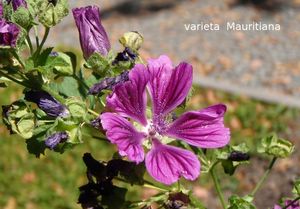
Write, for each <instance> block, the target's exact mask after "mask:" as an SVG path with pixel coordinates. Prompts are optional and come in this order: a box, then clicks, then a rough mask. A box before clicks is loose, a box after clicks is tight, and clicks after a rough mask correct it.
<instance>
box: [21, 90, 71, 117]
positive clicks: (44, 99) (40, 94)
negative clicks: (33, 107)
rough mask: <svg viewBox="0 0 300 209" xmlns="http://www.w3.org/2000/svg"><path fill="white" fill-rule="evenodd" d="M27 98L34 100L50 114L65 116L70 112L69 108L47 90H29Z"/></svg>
mask: <svg viewBox="0 0 300 209" xmlns="http://www.w3.org/2000/svg"><path fill="white" fill-rule="evenodd" d="M25 99H26V100H27V101H30V102H34V103H36V104H37V106H38V107H39V108H40V109H42V110H43V111H44V112H45V113H46V114H47V115H48V116H51V117H65V116H67V115H68V114H69V112H68V110H67V108H66V107H65V106H64V105H62V104H61V103H59V102H58V101H57V100H56V99H54V98H53V97H52V96H51V95H50V94H48V93H47V92H45V91H32V90H31V91H27V92H25Z"/></svg>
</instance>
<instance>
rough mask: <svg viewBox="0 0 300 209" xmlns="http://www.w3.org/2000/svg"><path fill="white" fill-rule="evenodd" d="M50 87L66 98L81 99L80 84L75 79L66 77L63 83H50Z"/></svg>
mask: <svg viewBox="0 0 300 209" xmlns="http://www.w3.org/2000/svg"><path fill="white" fill-rule="evenodd" d="M50 87H51V88H53V89H54V90H56V91H58V92H59V93H60V94H62V95H64V96H66V97H81V96H82V95H81V93H80V91H79V85H78V82H77V81H76V80H75V79H74V78H73V77H64V80H63V81H62V82H61V83H50Z"/></svg>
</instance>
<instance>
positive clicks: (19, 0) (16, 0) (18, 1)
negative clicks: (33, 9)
mask: <svg viewBox="0 0 300 209" xmlns="http://www.w3.org/2000/svg"><path fill="white" fill-rule="evenodd" d="M7 3H8V4H12V8H13V10H14V11H17V10H18V8H19V7H25V8H27V3H26V1H25V0H8V1H7Z"/></svg>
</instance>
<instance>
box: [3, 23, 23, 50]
mask: <svg viewBox="0 0 300 209" xmlns="http://www.w3.org/2000/svg"><path fill="white" fill-rule="evenodd" d="M19 33H20V29H19V27H18V26H17V25H16V24H14V23H11V22H7V21H6V20H4V19H0V47H1V46H4V47H16V43H17V39H18V36H19Z"/></svg>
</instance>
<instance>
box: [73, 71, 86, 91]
mask: <svg viewBox="0 0 300 209" xmlns="http://www.w3.org/2000/svg"><path fill="white" fill-rule="evenodd" d="M73 78H74V79H75V80H77V81H78V82H79V83H80V84H81V85H82V86H83V87H84V88H85V89H87V90H89V89H90V87H89V86H88V85H87V84H86V83H85V82H84V81H83V80H81V79H80V78H79V77H78V76H77V75H76V74H73Z"/></svg>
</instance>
